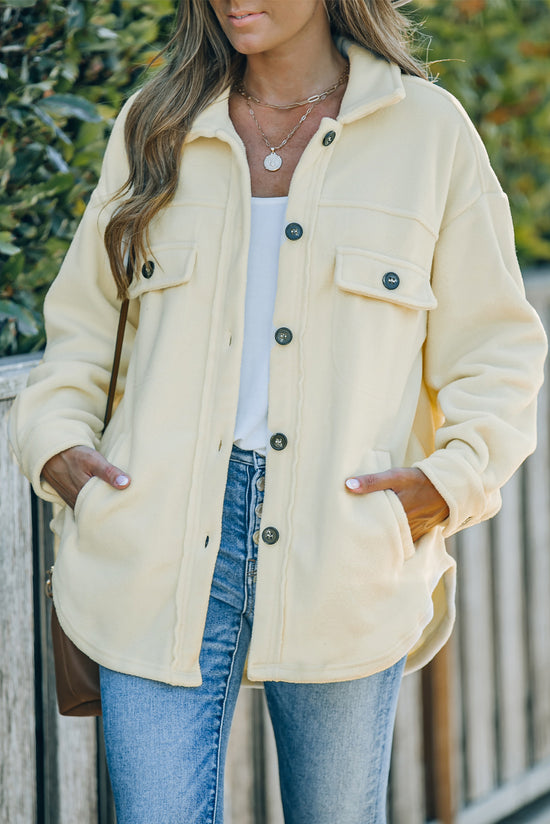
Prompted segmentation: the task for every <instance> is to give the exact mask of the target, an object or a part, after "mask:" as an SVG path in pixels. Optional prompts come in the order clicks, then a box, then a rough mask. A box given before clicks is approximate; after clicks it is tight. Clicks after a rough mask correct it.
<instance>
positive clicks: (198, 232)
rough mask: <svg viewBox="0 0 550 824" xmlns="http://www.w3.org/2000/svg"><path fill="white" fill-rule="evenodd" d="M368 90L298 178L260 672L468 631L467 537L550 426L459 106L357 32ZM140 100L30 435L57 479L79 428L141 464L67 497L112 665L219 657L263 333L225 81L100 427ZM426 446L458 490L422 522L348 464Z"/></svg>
mask: <svg viewBox="0 0 550 824" xmlns="http://www.w3.org/2000/svg"><path fill="white" fill-rule="evenodd" d="M349 57H350V62H351V71H350V78H349V84H348V88H347V90H346V92H345V96H344V99H343V102H342V106H341V111H340V113H339V115H338V117H337V118H336V119H330V118H324V119H323V120H322V122H321V124H320V127H319V129H318V131H317V133H316V134H315V135H314V136H313V138H312V139H311V141H310V143H309V144H308V146H307V147H306V149H305V151H304V153H303V155H302V157H301V159H300V161H299V163H298V166H297V168H296V171H295V173H294V176H293V178H292V183H291V187H290V193H289V198H288V211H287V216H286V220H287V224H288V227H289V228H288V231H287V232H286V233H285V236H284V238H283V241H282V247H281V252H280V264H279V273H278V285H277V296H276V304H275V310H274V316H273V347H272V351H271V359H270V365H269V369H270V374H269V417H268V425H269V429H270V430H271V432H273V433H281V434H282V435H284V438H285V439H286V443H285V446H284V448H281V449H273V448H269V449H268V455H267V465H266V480H265V500H264V506H263V513H262V521H261V530H260V534H261V537H260V545H259V560H258V573H257V593H256V607H255V616H254V626H253V632H252V640H251V645H250V650H249V656H248V677H249V678H250V679H251V680H253V681H261V680H267V679H270V680H271V679H275V680H286V681H295V682H311V681H317V682H323V681H339V680H344V679H353V678H358V677H361V676H366V675H369V674H371V673H374V672H376V671H378V670H381V669H383V668H385V667H388V666H389V665H391V664H393V663H394V662H395V661H397V660H398V659H400V658H401V657H402V656H404V655H405V654H408V669H409V670H412V669H415V668H417V667H419V666H421V665H423V664H424V663H425V662H426V661H428V660H429V659H430V657H431V656H433V655H434V653H435V652H436V651H437V650H438V649H439V648H440V647H441V645H442V644H443V643H444V641H445V640H446V639H447V637H448V636H449V633H450V631H451V627H452V624H453V618H454V592H455V562H454V560H453V559H452V558H451V557H450V556H449V555H448V554H447V552H446V549H445V544H444V537H445V536H449V535H452V534H453V533H455V532H456V531H457V530H459V529H460V528H461V527H463V526H464V525H466V524H475V523H478V522H480V521H482V520H484V519H486V518H489V517H490V516H492V515H493V514H494V513H495V512H496V511H497V510H498V508H499V504H500V495H499V488H500V487H501V486H502V484H504V482H505V481H506V480H507V479H508V478H509V476H510V475H511V473H512V472H513V471H514V470H515V469H516V467H517V466H518V465H519V463H520V462H521V461H522V460H523V459H524V457H525V456H526V455H527V454H528V453H529V452H530V451H532V449H533V448H534V442H535V441H534V439H535V396H536V393H537V390H538V387H539V385H540V383H541V379H542V362H543V359H544V354H545V337H544V333H543V331H542V327H541V325H540V322H539V320H538V318H537V316H536V314H535V313H534V311H533V310H532V308H531V307H530V305H529V304H528V303H527V302H526V300H525V297H524V290H523V285H522V279H521V276H520V272H519V270H518V266H517V263H516V258H515V254H514V239H513V230H512V225H511V221H510V214H509V210H508V205H507V200H506V197H505V196H504V195H503V193H502V191H501V189H500V186H499V184H498V182H497V180H496V177H495V175H494V174H493V172H492V170H491V168H490V166H489V162H488V159H487V155H486V152H485V150H484V148H483V146H482V144H481V142H480V140H479V138H478V136H477V134H476V132H475V130H474V128H473V126H472V125H471V123H470V121H469V120H468V118H467V116H466V115H465V113H464V111H463V110H462V108H461V106H460V105H459V104H458V103H457V102H456V100H454V99H453V98H452V97H451V96H450V95H449V94H447V93H446V92H445V91H443V90H442V89H440V88H439V87H438V86H436V85H434V84H432V83H429V82H427V81H424V80H421V79H418V78H415V77H408V76H402V74H401V72H400V70H399V68H398V67H396V66H395V65H392V64H389V63H387V62H386V61H384V60H382V59H379V58H376V57H374V56H373V55H371V54H370V53H368V52H367V51H365V50H364V49H362V48H359V47H358V46H353V45H352V46H349ZM131 104H132V101H131V100H130V101H129V103H128V104H127V105H126V108H125V109H124V110H123V112H122V113H121V115H120V117H119V118H118V120H117V122H116V124H115V127H114V130H113V133H112V136H111V139H110V143H109V146H108V150H107V153H106V156H105V162H104V166H103V172H102V175H101V179H100V182H99V185H98V187H97V189H96V191H95V192H94V194H93V196H92V198H91V201H90V204H89V206H88V208H87V210H86V213H85V215H84V218H83V220H82V222H81V225H80V228H79V230H78V232H77V234H76V236H75V239H74V241H73V244H72V246H71V248H70V251H69V253H68V255H67V257H66V260H65V262H64V264H63V267H62V269H61V272H60V274H59V276H58V278H57V279H56V281H55V283H54V284H53V286H52V288H51V290H50V292H49V295H48V297H47V300H46V307H45V314H46V321H47V332H48V346H47V350H46V354H45V357H44V360H43V362H42V364H41V365H39V366H38V367H37V368H36V369H35V370H34V371H33V373H32V375H31V378H30V382H29V387H28V388H27V389H26V390H25V391H24V392H23V394H22V395H21V396H20V398H19V400H18V401H17V403H16V405H15V408H14V412H13V416H12V421H11V438H12V443H13V446H14V449H15V451H16V453H17V454H18V456H19V460H20V462H21V464H22V466H23V468H24V471H25V472H26V474H27V475H28V476H29V477H30V478H31V479H32V481H33V483H34V487H35V489H36V491H37V492H38V494H39V495H42V496H43V497H45V498H46V499H49V500H52V501H55V502H56V503H60V500H59V498H58V497H57V496H56V494H55V493H54V492H53V490H52V489H51V488H50V487H48V485H47V484H45V483H44V482H42V481H41V478H40V473H41V470H42V467H43V465H44V463H45V461H46V460H47V459H49V458H50V457H51V456H52V455H54V454H56V453H57V452H59V451H60V450H63V449H66V448H68V447H71V446H73V445H76V444H84V445H89V446H92V447H95V448H97V449H99V450H100V451H101V452H102V453H103V454H104V455H105V456H106V457H107V458H108V460H109V461H112V462H113V463H114V464H116V465H117V466H119V467H121V468H123V469H125V470H127V471H128V472H129V473H130V475H131V477H132V483H131V486H130V487H129V488H128V489H126V490H125V491H122V492H121V491H117V490H115V489H113V488H111V487H110V486H108V485H107V484H106V483H104V482H103V481H101V480H99V479H97V478H92V479H91V480H90V481H89V482H88V483H87V484H86V485H85V486H84V488H83V489H82V491H81V493H80V494H79V496H78V499H77V502H76V506H75V509H74V512H73V510H72V509H70V508H68V507H63V508H62V509H61V510H60V511H59V514H58V515H57V516H56V518H55V520H54V523H53V528H54V530H55V531H56V532H57V534H58V535H59V536H60V546H59V552H58V557H57V561H56V565H55V573H54V597H55V602H56V605H57V610H58V615H59V619H60V621H61V624H62V626H63V627H64V629H65V630H66V632H67V633H68V635H69V636H70V637H72V638H73V639H74V641H75V642H76V643H77V644H78V645H79V646H80V647H82V649H84V650H85V651H86V652H87V653H88V654H89V655H90V656H91V657H92V658H95V659H96V660H98V661H99V662H100V663H101V664H103V665H105V666H107V667H110V668H113V669H117V670H120V671H124V672H129V673H134V674H137V675H140V676H145V677H148V678H155V679H159V680H162V681H166V682H169V683H172V684H183V685H197V684H200V682H201V673H200V668H199V651H200V646H201V639H202V634H203V627H204V623H205V617H206V611H207V606H208V599H209V593H210V584H211V579H212V574H213V569H214V564H215V561H216V553H217V550H218V547H219V543H220V534H221V526H222V505H223V499H224V490H225V483H226V476H227V469H228V462H229V456H230V453H231V448H232V442H233V431H234V422H235V415H236V409H237V399H238V389H239V372H240V363H241V349H242V339H243V324H244V306H245V288H246V271H247V253H248V244H249V225H250V197H251V188H250V174H249V169H248V165H247V159H246V154H245V149H244V146H243V144H242V142H241V140H240V138H239V136H238V135H237V133H236V131H235V129H234V127H233V125H232V123H231V120H230V118H229V115H228V94H227V93H225V94H222V95H221V96H220V97H219V99H217V100H216V101H214V102H213V103H212V104H210V105H209V106H208V107H207V108H206V109H205V110H204V111H203V113H202V114H201V115H200V116H199V117H198V118H197V119H196V122H195V123H194V125H193V127H192V129H191V131H190V133H189V134H188V136H187V139H186V141H185V146H184V150H183V155H182V160H181V174H180V180H179V186H178V190H177V193H176V195H175V197H174V200H173V201H172V203H171V204H170V205H169V206H168V207H167V208H166V209H164V210H163V211H162V212H161V213H160V214H158V216H157V217H156V218H155V220H154V221H153V224H152V226H151V244H152V247H151V254H150V256H149V260H148V261H140V262H139V264H138V266H137V268H136V272H135V276H134V279H133V282H132V285H131V287H130V297H131V304H130V320H129V325H128V329H127V333H126V341H125V347H124V352H123V359H122V367H121V379H120V389H121V392H122V399H121V401H120V403H119V404H118V407H117V408H116V411H115V414H114V416H113V418H112V420H111V422H110V424H109V426H108V428H107V430H106V432H105V434H104V435H103V437H102V436H101V430H102V419H103V413H104V409H105V400H106V393H107V387H108V383H109V373H110V369H111V363H112V356H113V348H114V339H115V332H116V325H117V315H118V310H119V301H118V300H117V298H116V292H115V287H114V282H113V278H112V275H111V273H110V270H109V265H108V260H107V257H106V254H105V250H104V245H103V237H102V231H103V229H104V227H105V225H106V222H107V220H108V217H109V214H110V213H111V210H112V209H113V208H114V206H113V205H112V204H109V205H106V204H108V202H109V198H110V197H111V196H112V194H113V193H114V192H115V191H116V190H117V189H118V187H119V186H120V185H121V184H122V183H123V182H124V181H125V178H126V176H127V170H128V166H127V159H126V155H125V149H124V141H123V130H124V125H123V124H124V117H125V113H126V111H127V108H128V106H130V105H131ZM412 465H415V466H418V467H420V468H421V469H422V471H423V472H425V474H426V475H427V476H428V478H429V479H430V480H431V481H432V482H433V484H434V485H435V487H436V488H437V489H438V490H439V492H440V493H441V494H442V495H443V497H444V498H445V500H446V501H447V503H448V505H449V510H450V515H449V517H448V519H447V520H446V521H445V523H444V524H442V525H441V526H438V527H436V528H435V529H433V530H431V531H430V532H429V533H428V534H426V535H424V537H422V538H421V539H420V540H419V541H417V542H416V544H413V541H412V538H411V533H410V530H409V526H408V522H407V517H406V514H405V511H404V509H403V507H402V505H401V503H400V501H399V499H398V497H397V496H396V495H395V494H394V493H393V492H392V491H382V492H374V493H372V494H369V495H353V494H350V493H349V492H347V491H346V489H345V485H344V484H345V479H346V478H347V477H349V476H351V475H354V474H358V473H370V472H380V471H383V470H386V469H389V468H390V467H399V466H412Z"/></svg>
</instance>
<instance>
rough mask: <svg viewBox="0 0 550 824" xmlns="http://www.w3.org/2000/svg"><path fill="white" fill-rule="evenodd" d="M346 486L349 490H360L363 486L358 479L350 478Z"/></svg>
mask: <svg viewBox="0 0 550 824" xmlns="http://www.w3.org/2000/svg"><path fill="white" fill-rule="evenodd" d="M346 486H347V488H348V489H359V487H360V486H361V484H360V483H359V481H358V480H357V478H348V479H347V481H346Z"/></svg>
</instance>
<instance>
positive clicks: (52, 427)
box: [12, 421, 99, 506]
mask: <svg viewBox="0 0 550 824" xmlns="http://www.w3.org/2000/svg"><path fill="white" fill-rule="evenodd" d="M98 445H99V439H98V438H97V437H95V436H94V435H93V433H92V431H91V430H90V429H89V427H87V426H85V425H82V424H80V425H79V424H76V423H75V422H74V421H60V422H59V421H58V422H57V423H54V422H53V421H49V422H48V424H44V423H42V424H40V425H39V426H36V427H35V428H34V429H32V430H31V431H30V432H28V433H26V434H25V436H24V443H22V444H21V443H20V444H19V446H20V449H19V450H18V449H17V448H16V446H15V444H14V443H13V441H12V446H13V448H14V451H15V452H16V453H17V452H19V464H20V466H21V469H22V471H23V474H24V475H26V476H27V478H28V479H29V480H30V482H31V484H32V488H33V489H34V491H35V492H36V494H37V495H38V497H39V498H43V499H44V500H45V501H51V502H52V503H56V504H60V505H61V506H66V504H65V501H64V500H63V499H62V498H61V497H60V496H59V495H58V494H57V492H56V491H55V490H54V489H53V487H52V486H50V484H49V483H47V482H46V481H45V480H44V479H43V478H42V477H41V475H42V469H43V468H44V464H45V463H46V462H47V461H49V459H50V458H53V456H54V455H57V454H58V453H59V452H63V451H64V450H65V449H70V448H71V447H72V446H89V447H90V448H91V449H97V447H98Z"/></svg>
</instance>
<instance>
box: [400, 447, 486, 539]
mask: <svg viewBox="0 0 550 824" xmlns="http://www.w3.org/2000/svg"><path fill="white" fill-rule="evenodd" d="M413 466H414V467H416V468H418V469H420V470H421V471H422V472H423V473H424V474H425V475H426V477H427V478H428V480H430V481H431V482H432V484H433V485H434V486H435V488H436V489H437V491H438V492H439V494H440V495H441V496H442V497H443V498H444V499H445V501H446V502H447V505H448V507H449V517H448V518H447V519H446V520H445V521H444V522H443V523H442V524H441V526H442V527H443V537H444V538H449V537H450V536H451V535H454V534H455V533H456V532H459V531H460V530H461V529H464V528H465V527H467V526H473V525H474V524H478V523H480V522H481V521H485V520H487V518H492V517H493V515H496V513H497V512H498V511H499V509H500V507H501V503H502V501H501V496H500V492H499V491H498V489H496V490H494V491H492V492H489V493H488V492H487V491H486V490H485V489H484V487H483V483H482V480H481V477H480V475H479V473H478V472H477V471H476V470H475V469H474V468H473V467H472V466H471V464H470V463H469V462H468V461H467V460H466V458H465V457H464V456H463V455H461V454H460V453H459V451H458V449H452V448H450V447H447V448H446V449H438V450H437V451H436V452H433V453H432V454H431V455H429V456H428V457H427V458H424V459H423V460H421V461H417V462H416V463H415V464H413Z"/></svg>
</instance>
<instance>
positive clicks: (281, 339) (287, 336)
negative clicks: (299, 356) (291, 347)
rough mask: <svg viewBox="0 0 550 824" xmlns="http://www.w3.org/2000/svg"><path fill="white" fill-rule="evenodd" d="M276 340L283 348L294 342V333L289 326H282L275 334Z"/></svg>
mask: <svg viewBox="0 0 550 824" xmlns="http://www.w3.org/2000/svg"><path fill="white" fill-rule="evenodd" d="M275 340H276V341H277V343H280V344H281V346H286V345H287V343H290V341H291V340H292V332H291V331H290V329H289V328H288V327H287V326H281V327H279V329H277V331H276V332H275Z"/></svg>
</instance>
